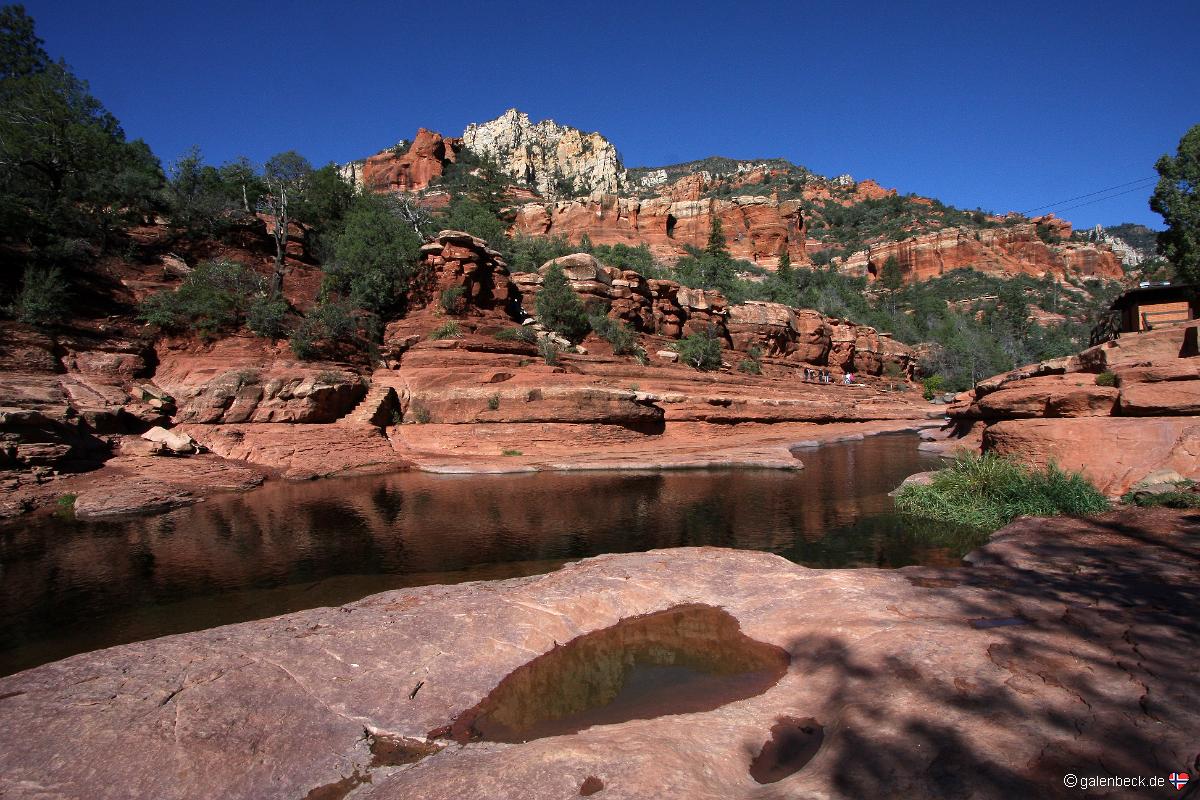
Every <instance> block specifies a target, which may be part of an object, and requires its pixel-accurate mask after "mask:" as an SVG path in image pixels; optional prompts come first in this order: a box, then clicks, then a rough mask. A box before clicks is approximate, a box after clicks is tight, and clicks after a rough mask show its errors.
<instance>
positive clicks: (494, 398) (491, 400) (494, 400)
mask: <svg viewBox="0 0 1200 800" xmlns="http://www.w3.org/2000/svg"><path fill="white" fill-rule="evenodd" d="M487 406H488V410H489V411H495V410H496V409H498V408H500V395H498V394H493V395H489V396H488V400H487Z"/></svg>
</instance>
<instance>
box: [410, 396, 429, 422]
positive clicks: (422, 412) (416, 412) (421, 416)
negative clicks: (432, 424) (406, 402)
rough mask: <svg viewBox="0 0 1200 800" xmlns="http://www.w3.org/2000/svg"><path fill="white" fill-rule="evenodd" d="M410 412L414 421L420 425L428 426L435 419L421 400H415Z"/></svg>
mask: <svg viewBox="0 0 1200 800" xmlns="http://www.w3.org/2000/svg"><path fill="white" fill-rule="evenodd" d="M408 410H409V413H410V414H412V418H413V421H414V422H416V423H417V424H418V425H428V424H429V421H430V420H431V419H433V415H432V414H430V413H429V408H428V407H427V406H426V405H425V404H424V403H422V402H420V401H419V400H414V401H413V403H412V405H411V406H409V408H408Z"/></svg>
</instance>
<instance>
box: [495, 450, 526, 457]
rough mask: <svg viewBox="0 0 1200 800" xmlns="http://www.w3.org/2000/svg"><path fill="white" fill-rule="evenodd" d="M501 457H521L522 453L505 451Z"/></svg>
mask: <svg viewBox="0 0 1200 800" xmlns="http://www.w3.org/2000/svg"><path fill="white" fill-rule="evenodd" d="M500 455H502V456H519V455H521V451H520V450H504V451H501V453H500Z"/></svg>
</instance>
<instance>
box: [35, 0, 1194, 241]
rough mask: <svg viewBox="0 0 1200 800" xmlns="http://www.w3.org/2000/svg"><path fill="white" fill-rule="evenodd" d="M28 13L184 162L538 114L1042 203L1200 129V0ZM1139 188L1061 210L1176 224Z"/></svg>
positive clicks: (391, 137) (970, 198) (224, 7)
mask: <svg viewBox="0 0 1200 800" xmlns="http://www.w3.org/2000/svg"><path fill="white" fill-rule="evenodd" d="M25 5H26V8H27V10H28V11H29V13H30V14H32V15H33V16H34V18H35V20H36V22H37V25H38V32H39V34H40V35H41V37H42V38H43V39H45V41H46V47H47V50H49V51H50V53H51V55H53V56H55V57H59V56H61V57H63V58H65V59H66V61H67V62H68V63H69V64H71V66H72V67H73V68H74V69H75V71H76V72H77V73H78V74H79V75H80V76H81V77H83V78H85V79H87V80H88V81H89V82H90V83H91V86H92V90H93V92H94V93H95V94H96V95H97V96H98V97H99V98H100V99H101V100H102V101H103V102H104V103H105V104H106V105H107V106H108V107H109V108H110V110H112V111H113V112H114V113H115V114H116V115H117V116H118V118H119V119H120V120H121V121H122V123H123V124H124V127H125V130H126V132H127V133H128V134H129V135H130V136H133V137H142V138H144V139H146V141H148V142H149V143H150V145H151V147H153V148H154V151H155V152H156V153H157V154H158V155H159V156H160V157H161V158H162V159H163V160H164V162H169V161H171V160H172V159H174V158H175V157H177V156H178V155H179V154H180V153H181V152H182V151H183V150H185V149H186V148H187V147H189V146H190V145H193V144H196V145H199V146H200V147H201V148H202V149H203V151H204V154H205V156H206V157H207V158H208V159H209V160H210V161H214V162H220V161H224V160H226V159H228V158H231V157H233V156H235V155H238V154H245V155H248V156H249V157H251V158H252V159H254V160H256V161H260V162H261V161H262V160H264V159H265V158H267V157H268V156H270V155H271V154H273V153H275V152H279V151H281V150H287V149H296V150H299V151H300V152H302V153H304V154H305V155H307V156H308V157H309V158H310V159H311V160H312V161H313V162H314V163H325V162H328V161H331V160H332V161H347V160H350V159H351V158H357V157H361V156H364V155H367V154H370V153H374V152H377V151H378V150H381V149H383V148H384V147H386V146H389V145H391V144H393V143H394V142H395V141H396V140H398V139H401V138H408V137H411V136H412V134H413V132H414V131H415V130H416V128H417V127H418V126H424V127H428V128H433V129H435V130H440V131H442V132H443V133H446V134H447V135H458V134H459V133H461V131H462V129H463V127H465V125H466V124H467V123H468V122H473V121H483V120H486V119H491V118H492V117H495V116H496V115H498V114H500V113H501V112H503V111H504V110H505V109H506V108H509V107H511V106H516V107H518V108H520V109H521V110H523V111H525V112H527V113H529V114H530V115H531V116H532V117H533V118H534V119H541V118H543V117H552V118H554V119H556V120H558V121H559V122H563V123H567V124H571V125H575V126H578V127H581V128H584V129H586V130H599V131H601V132H602V133H604V134H605V135H606V136H607V137H608V138H609V139H611V140H612V141H613V143H614V144H615V145H616V146H617V148H618V149H619V150H620V152H621V155H622V157H623V158H624V160H625V163H626V165H628V166H641V165H658V164H666V163H672V162H677V161H684V160H690V159H693V158H702V157H704V156H708V155H728V156H732V157H736V158H755V157H774V156H779V157H784V158H789V159H791V160H793V161H795V162H797V163H800V164H803V165H805V166H807V167H809V168H810V169H812V170H814V171H816V172H819V173H822V174H828V175H835V174H839V173H843V172H849V173H851V174H853V175H854V176H855V177H857V178H873V179H875V180H878V181H879V182H880V183H882V184H883V185H885V186H892V187H896V188H898V189H899V190H900V191H901V192H909V191H912V192H917V193H919V194H923V195H930V196H934V197H937V198H939V199H941V200H943V201H945V202H949V203H953V204H955V205H959V206H964V207H969V208H974V207H975V206H982V207H983V208H986V209H991V210H995V211H1007V210H1019V211H1024V210H1027V209H1033V208H1035V207H1040V206H1043V205H1045V204H1049V203H1052V202H1056V201H1060V200H1065V199H1067V198H1072V197H1076V196H1080V195H1085V194H1088V193H1091V192H1096V191H1097V190H1101V189H1105V188H1106V187H1111V186H1117V185H1119V184H1127V183H1129V182H1131V181H1137V180H1139V179H1143V178H1153V177H1154V172H1153V163H1154V161H1155V159H1156V158H1157V157H1158V156H1160V155H1162V154H1163V153H1166V152H1172V153H1173V152H1174V151H1175V148H1176V145H1177V144H1178V141H1179V138H1180V136H1182V134H1183V133H1184V131H1185V130H1187V128H1188V127H1190V126H1191V125H1194V124H1196V123H1198V122H1200V48H1197V47H1196V46H1195V34H1196V31H1197V30H1200V3H1197V2H1195V0H1190V2H1143V3H1139V4H1134V3H1109V2H1092V3H1078V4H1074V3H1044V2H1040V3H1021V2H1008V3H988V4H983V3H963V2H957V3H923V2H900V1H899V0H894V1H893V2H868V3H859V4H854V5H850V4H845V5H843V4H833V3H809V2H777V3H766V2H753V1H749V2H725V3H721V2H706V0H693V1H692V2H688V3H666V2H654V1H653V0H641V1H640V2H623V0H608V1H607V2H603V3H599V2H591V3H572V2H569V1H568V0H559V2H554V3H549V2H505V3H502V2H475V1H474V0H460V2H456V3H428V2H426V3H411V2H379V3H375V2H324V3H322V2H304V1H303V0H298V1H297V2H292V3H280V2H275V3H266V2H253V0H252V1H251V2H245V0H242V1H241V2H226V1H225V0H220V1H216V0H214V1H213V2H202V1H197V2H188V3H171V2H166V3H164V2H153V1H151V0H142V1H139V2H122V1H121V0H110V1H109V2H94V1H93V2H80V1H79V0H27V1H26V3H25ZM1124 188H1127V187H1122V189H1120V190H1114V191H1113V192H1108V193H1104V194H1100V195H1093V196H1091V197H1086V198H1083V199H1081V200H1079V201H1077V203H1083V202H1087V201H1091V200H1096V199H1100V200H1101V202H1094V203H1090V204H1088V205H1085V206H1082V207H1078V208H1071V206H1073V205H1076V203H1066V204H1060V206H1059V208H1067V209H1069V210H1065V211H1063V214H1062V215H1063V216H1065V217H1066V218H1067V219H1070V220H1072V221H1073V222H1075V223H1076V224H1077V225H1081V226H1082V225H1093V224H1096V223H1102V224H1114V223H1117V222H1123V221H1133V222H1142V223H1146V224H1150V225H1152V226H1154V227H1160V226H1161V219H1160V218H1159V217H1158V216H1157V215H1156V214H1153V213H1152V212H1151V211H1150V210H1149V209H1148V207H1147V205H1146V199H1147V197H1148V195H1149V192H1150V189H1149V188H1147V189H1145V190H1143V189H1142V188H1141V187H1140V185H1137V184H1135V185H1134V187H1133V188H1134V189H1135V191H1132V192H1129V193H1126V194H1122V195H1119V196H1116V197H1111V199H1104V198H1107V197H1109V196H1110V195H1112V194H1115V192H1116V191H1122V190H1123V189H1124Z"/></svg>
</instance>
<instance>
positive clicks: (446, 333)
mask: <svg viewBox="0 0 1200 800" xmlns="http://www.w3.org/2000/svg"><path fill="white" fill-rule="evenodd" d="M429 338H430V339H459V338H462V328H460V327H459V325H458V323H457V322H455V321H453V320H451V321H450V322H447V323H446V324H445V325H442V326H441V327H439V328H438V329H437V330H435V331H434V332H433V333H431V334H429Z"/></svg>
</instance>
